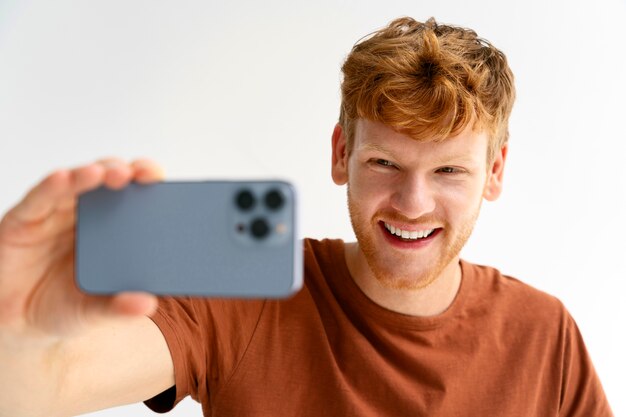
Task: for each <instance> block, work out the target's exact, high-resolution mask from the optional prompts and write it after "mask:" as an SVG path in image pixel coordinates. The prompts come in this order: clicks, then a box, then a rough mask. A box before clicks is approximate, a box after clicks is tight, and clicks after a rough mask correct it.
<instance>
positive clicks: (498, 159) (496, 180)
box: [483, 145, 509, 201]
mask: <svg viewBox="0 0 626 417" xmlns="http://www.w3.org/2000/svg"><path fill="white" fill-rule="evenodd" d="M508 150H509V147H508V145H504V146H503V147H502V148H500V150H499V151H496V154H495V156H494V158H493V161H492V162H491V166H490V167H489V171H488V172H487V182H486V183H485V189H484V191H483V197H484V198H485V200H488V201H494V200H496V199H497V198H498V197H499V196H500V193H502V178H503V176H504V163H505V162H506V154H507V152H508Z"/></svg>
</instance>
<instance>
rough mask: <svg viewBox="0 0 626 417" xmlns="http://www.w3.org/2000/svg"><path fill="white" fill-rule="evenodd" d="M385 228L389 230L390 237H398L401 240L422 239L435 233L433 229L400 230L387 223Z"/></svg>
mask: <svg viewBox="0 0 626 417" xmlns="http://www.w3.org/2000/svg"><path fill="white" fill-rule="evenodd" d="M385 228H386V229H387V230H389V232H390V233H391V234H392V235H396V236H399V237H401V238H403V239H422V238H425V237H428V236H430V235H431V234H432V233H433V232H434V231H435V229H427V230H402V229H400V228H399V227H394V226H392V225H390V224H388V223H385Z"/></svg>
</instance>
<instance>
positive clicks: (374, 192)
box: [333, 119, 506, 289]
mask: <svg viewBox="0 0 626 417" xmlns="http://www.w3.org/2000/svg"><path fill="white" fill-rule="evenodd" d="M487 145H488V136H487V134H486V133H484V132H474V131H472V130H471V128H470V127H468V128H466V129H465V130H464V131H462V132H461V133H460V134H458V135H457V136H455V137H452V138H449V139H447V140H445V141H443V142H439V143H435V142H425V143H424V142H422V143H420V142H417V141H415V140H413V139H411V138H410V137H408V136H406V135H404V134H401V133H398V132H396V131H394V130H393V129H391V128H389V127H388V126H386V125H383V124H381V123H377V122H372V121H368V120H363V119H361V120H358V121H357V123H356V128H355V137H354V142H353V148H352V152H351V153H350V155H349V156H348V155H347V153H346V148H345V138H344V137H343V134H342V133H341V129H340V128H336V129H335V134H334V135H333V179H334V180H335V182H336V183H338V184H343V183H347V184H348V207H349V211H350V218H351V221H352V226H353V228H354V232H355V234H356V237H357V240H358V243H359V248H360V250H361V252H362V253H363V255H364V258H365V260H366V261H367V265H368V267H369V269H370V270H371V271H372V273H373V274H374V276H375V277H376V278H377V279H378V281H380V282H381V283H382V284H384V285H385V286H387V287H391V288H399V289H409V288H410V289H417V288H422V287H424V286H426V285H428V284H430V283H431V282H432V281H433V280H435V279H436V278H437V277H438V276H439V275H440V274H441V272H442V271H443V269H444V268H445V267H446V266H448V265H449V264H450V263H451V262H452V261H454V260H457V259H458V254H459V252H460V250H461V248H462V247H463V246H464V245H465V242H466V241H467V239H468V238H469V236H470V234H471V232H472V229H473V227H474V224H475V222H476V218H477V216H478V213H479V210H480V205H481V201H482V198H483V197H485V198H487V199H495V198H497V196H498V195H499V193H500V190H501V178H502V168H503V165H504V159H505V156H506V148H503V149H502V151H501V152H498V153H497V155H496V157H495V159H494V161H492V162H491V163H489V166H488V161H487Z"/></svg>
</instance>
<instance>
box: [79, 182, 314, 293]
mask: <svg viewBox="0 0 626 417" xmlns="http://www.w3.org/2000/svg"><path fill="white" fill-rule="evenodd" d="M75 233H76V253H75V255H76V257H75V265H76V281H77V284H78V286H79V288H81V289H82V290H83V291H85V292H87V293H92V294H114V293H117V292H120V291H146V292H150V293H153V294H158V295H174V296H181V295H188V296H204V297H237V298H281V297H288V296H290V295H292V294H293V293H294V292H296V291H297V290H299V289H300V288H301V286H302V275H303V265H302V248H301V241H300V240H299V239H298V238H297V230H296V192H295V188H294V187H293V185H291V184H289V183H287V182H284V181H198V182H161V183H154V184H149V185H140V184H136V183H131V184H130V185H129V186H128V187H126V188H124V189H122V190H110V189H106V188H99V189H96V190H94V191H90V192H87V193H85V194H82V195H81V196H80V197H79V199H78V207H77V224H76V231H75Z"/></svg>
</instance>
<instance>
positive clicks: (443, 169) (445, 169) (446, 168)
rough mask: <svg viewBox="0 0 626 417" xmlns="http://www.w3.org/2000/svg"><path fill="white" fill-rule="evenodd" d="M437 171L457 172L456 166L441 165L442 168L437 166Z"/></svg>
mask: <svg viewBox="0 0 626 417" xmlns="http://www.w3.org/2000/svg"><path fill="white" fill-rule="evenodd" d="M437 171H438V172H442V173H444V174H455V173H457V172H459V171H458V170H457V169H456V168H453V167H443V168H439V169H438V170H437Z"/></svg>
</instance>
